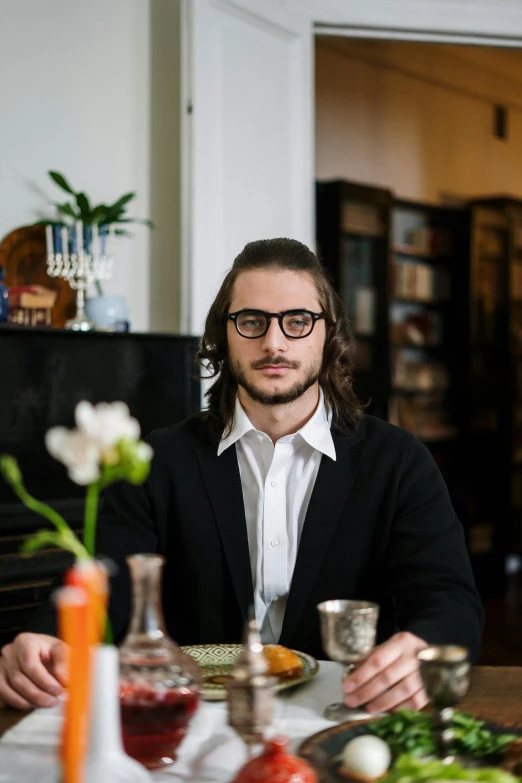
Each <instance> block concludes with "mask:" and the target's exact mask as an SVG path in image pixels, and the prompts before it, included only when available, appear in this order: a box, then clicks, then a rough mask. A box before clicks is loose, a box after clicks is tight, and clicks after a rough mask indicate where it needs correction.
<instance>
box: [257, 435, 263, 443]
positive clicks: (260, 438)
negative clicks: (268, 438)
mask: <svg viewBox="0 0 522 783" xmlns="http://www.w3.org/2000/svg"><path fill="white" fill-rule="evenodd" d="M257 439H258V441H259V442H260V443H261V441H262V440H264V438H263V436H262V435H258V436H257Z"/></svg>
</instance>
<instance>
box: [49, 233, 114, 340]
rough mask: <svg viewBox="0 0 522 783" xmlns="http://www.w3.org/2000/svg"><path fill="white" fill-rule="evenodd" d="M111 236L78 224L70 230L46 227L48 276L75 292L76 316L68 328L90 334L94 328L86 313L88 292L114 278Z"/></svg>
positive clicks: (68, 324) (67, 324)
mask: <svg viewBox="0 0 522 783" xmlns="http://www.w3.org/2000/svg"><path fill="white" fill-rule="evenodd" d="M111 236H112V232H111V231H109V227H108V226H100V228H99V229H98V226H97V225H92V226H88V225H84V224H83V223H82V222H81V221H78V222H77V223H76V224H75V225H74V226H73V227H71V228H70V229H69V228H68V227H67V226H64V225H61V226H60V225H55V227H54V237H53V229H52V226H47V227H46V239H47V274H48V275H49V277H61V278H63V279H64V280H67V281H68V283H69V285H70V286H71V288H72V289H73V290H75V291H76V314H75V316H74V318H71V319H70V320H68V321H66V323H65V328H66V329H73V330H74V331H76V332H88V331H89V330H90V329H92V328H93V327H94V324H93V322H92V321H90V320H89V319H88V318H87V315H86V313H85V292H86V291H87V289H88V288H89V286H90V285H92V284H93V283H97V282H99V281H100V280H107V279H108V278H109V277H111V275H112V269H113V266H114V259H113V258H112V256H110V255H109V254H108V252H107V244H108V242H109V239H110V237H111Z"/></svg>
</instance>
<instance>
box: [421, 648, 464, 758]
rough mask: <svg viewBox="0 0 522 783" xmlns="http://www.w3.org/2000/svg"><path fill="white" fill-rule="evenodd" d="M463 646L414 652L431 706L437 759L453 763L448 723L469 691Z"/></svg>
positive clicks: (452, 734)
mask: <svg viewBox="0 0 522 783" xmlns="http://www.w3.org/2000/svg"><path fill="white" fill-rule="evenodd" d="M468 655H469V651H468V649H467V648H466V647H457V646H456V645H453V644H443V645H433V646H431V647H425V648H424V650H421V651H420V653H418V655H417V658H418V661H419V669H420V675H421V679H422V684H423V686H424V690H425V691H426V693H427V694H428V698H429V700H430V702H431V705H432V707H433V730H434V734H435V745H436V748H437V753H438V756H439V758H441V759H443V760H444V761H445V762H448V763H449V762H451V761H453V760H454V758H455V757H454V756H453V755H452V753H451V745H452V742H453V739H454V736H455V732H454V731H453V729H452V728H451V721H452V718H453V714H454V712H455V710H454V709H453V707H454V706H455V705H456V704H458V702H459V701H460V700H461V699H462V697H463V696H465V695H466V693H467V692H468V688H469V672H470V669H471V664H470V662H469V660H468Z"/></svg>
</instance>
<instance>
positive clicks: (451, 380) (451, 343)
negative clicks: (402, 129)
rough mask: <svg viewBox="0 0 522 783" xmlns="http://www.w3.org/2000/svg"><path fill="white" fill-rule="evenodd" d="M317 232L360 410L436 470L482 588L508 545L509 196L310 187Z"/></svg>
mask: <svg viewBox="0 0 522 783" xmlns="http://www.w3.org/2000/svg"><path fill="white" fill-rule="evenodd" d="M317 240H318V250H319V254H320V257H321V258H322V260H323V262H324V264H325V265H326V267H327V268H328V269H329V271H330V274H331V276H332V278H333V281H334V284H335V285H336V287H337V289H338V291H339V292H340V294H341V297H342V299H343V302H344V305H345V307H346V310H347V312H348V316H349V318H350V320H351V324H352V329H353V333H354V338H355V341H356V347H357V363H358V367H357V375H356V390H357V392H358V394H359V396H360V397H361V398H362V399H363V400H366V401H369V408H368V412H369V413H371V414H373V415H376V416H379V417H381V418H383V419H386V420H388V421H390V422H392V423H394V424H397V425H399V426H402V427H404V428H406V429H408V430H409V431H410V432H412V433H414V434H415V435H416V436H417V437H418V438H419V439H420V440H422V441H423V442H424V443H425V445H426V447H427V448H428V449H429V450H430V451H431V453H432V455H433V458H434V459H435V461H436V462H437V464H438V465H439V467H440V469H441V471H442V473H443V475H444V478H445V480H446V483H447V485H448V489H449V492H450V495H451V497H452V501H453V505H454V507H455V509H456V511H457V514H458V515H459V517H460V519H461V520H462V522H463V524H464V529H465V532H466V537H467V543H468V548H469V550H470V554H471V557H472V563H473V567H474V570H475V576H476V578H477V582H478V584H479V588H480V589H481V590H482V592H483V594H488V593H501V592H502V591H503V589H504V579H505V576H504V574H505V568H504V562H505V558H506V556H507V555H508V554H509V553H512V552H522V201H517V200H516V199H511V198H504V197H502V198H501V197H498V198H488V199H478V198H477V199H473V200H471V201H470V202H469V203H468V204H467V205H466V206H463V207H456V208H450V207H445V206H436V205H432V204H423V203H418V202H413V201H407V200H403V199H398V198H396V197H395V195H394V194H393V193H392V192H391V191H390V190H387V189H384V188H374V187H370V186H366V185H361V184H358V183H351V182H346V181H339V180H338V181H332V182H320V183H318V184H317Z"/></svg>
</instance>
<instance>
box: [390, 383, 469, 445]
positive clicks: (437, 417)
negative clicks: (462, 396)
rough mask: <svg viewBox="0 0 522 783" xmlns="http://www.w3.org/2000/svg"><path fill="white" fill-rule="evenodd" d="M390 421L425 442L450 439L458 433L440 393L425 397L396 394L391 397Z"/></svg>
mask: <svg viewBox="0 0 522 783" xmlns="http://www.w3.org/2000/svg"><path fill="white" fill-rule="evenodd" d="M389 421H390V422H391V423H392V424H396V425H397V426H399V427H404V429H407V430H408V431H409V432H411V433H412V434H413V435H415V436H416V437H417V438H419V439H420V440H423V441H425V442H429V441H442V440H450V439H452V438H455V437H456V436H457V435H458V429H457V427H456V426H455V424H454V423H453V422H452V420H451V416H450V414H449V412H448V410H447V407H446V406H445V405H444V402H443V400H442V399H441V396H440V395H439V394H432V395H427V396H423V397H403V396H401V395H400V394H394V395H393V396H392V397H391V399H390V406H389Z"/></svg>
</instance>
